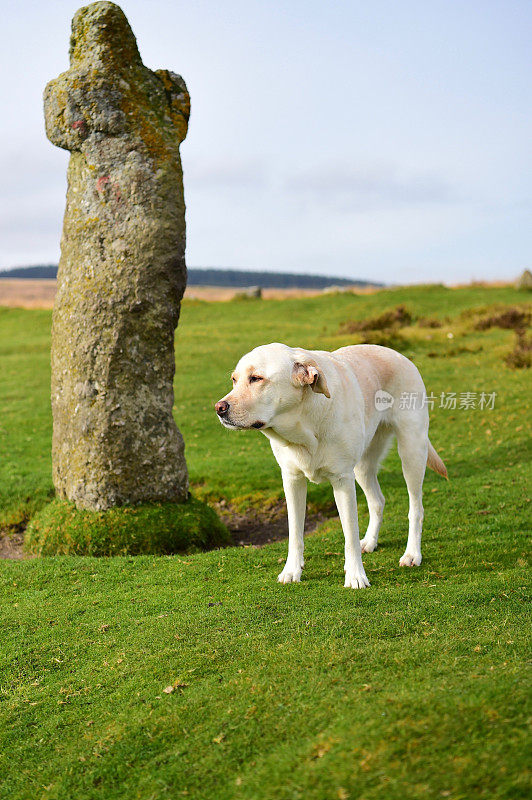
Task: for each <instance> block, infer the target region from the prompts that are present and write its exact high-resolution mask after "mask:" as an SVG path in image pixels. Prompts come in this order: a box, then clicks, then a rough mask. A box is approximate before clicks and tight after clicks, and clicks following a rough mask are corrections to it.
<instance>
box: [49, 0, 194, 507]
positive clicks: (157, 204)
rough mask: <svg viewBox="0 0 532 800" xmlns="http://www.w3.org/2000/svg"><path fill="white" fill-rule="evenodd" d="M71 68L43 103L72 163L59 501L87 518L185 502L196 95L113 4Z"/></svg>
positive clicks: (57, 329) (90, 30)
mask: <svg viewBox="0 0 532 800" xmlns="http://www.w3.org/2000/svg"><path fill="white" fill-rule="evenodd" d="M70 65H71V66H70V69H69V70H68V71H67V72H64V73H63V74H62V75H60V76H59V77H58V78H56V79H55V80H53V81H51V82H50V83H49V84H48V86H47V87H46V90H45V93H44V109H45V117H46V133H47V135H48V138H49V139H50V141H52V142H53V144H55V145H57V146H58V147H63V148H65V149H66V150H70V152H71V156H70V163H69V167H68V191H67V203H66V211H65V217H64V225H63V236H62V240H61V260H60V263H59V272H58V291H57V297H56V301H55V307H54V313H53V329H52V410H53V418H54V434H53V454H52V458H53V476H54V483H55V487H56V490H57V493H58V495H59V497H61V498H63V499H68V500H73V501H74V502H75V503H76V505H78V506H79V507H83V508H88V509H97V510H99V509H106V508H110V507H112V506H115V505H122V504H126V503H140V502H150V501H173V502H180V501H182V500H184V499H185V498H186V497H187V494H188V477H187V468H186V463H185V458H184V445H183V439H182V437H181V434H180V432H179V430H178V429H177V426H176V424H175V422H174V419H173V416H172V406H173V388H172V382H173V377H174V370H175V364H174V331H175V328H176V326H177V322H178V318H179V308H180V301H181V298H182V295H183V291H184V289H185V283H186V267H185V204H184V198H183V176H182V171H181V161H180V157H179V144H180V142H182V141H183V139H184V138H185V136H186V132H187V124H188V117H189V109H190V100H189V95H188V92H187V88H186V85H185V83H184V81H183V79H182V78H181V77H180V76H179V75H176V74H175V73H173V72H169V71H168V70H157V72H152V71H151V70H149V69H147V68H146V67H145V66H144V65H143V63H142V61H141V58H140V55H139V52H138V49H137V43H136V40H135V36H134V35H133V32H132V30H131V28H130V27H129V24H128V21H127V19H126V17H125V16H124V14H123V12H122V10H121V9H120V8H119V7H118V6H116V5H114V4H113V3H109V2H98V3H92V4H91V5H89V6H86V7H84V8H81V9H80V10H79V11H78V12H77V13H76V15H75V16H74V19H73V21H72V36H71V39H70Z"/></svg>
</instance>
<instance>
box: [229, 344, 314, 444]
mask: <svg viewBox="0 0 532 800" xmlns="http://www.w3.org/2000/svg"><path fill="white" fill-rule="evenodd" d="M231 379H232V381H233V388H232V390H231V391H230V392H229V394H226V395H225V397H222V399H221V400H219V401H218V402H217V403H216V405H215V409H216V413H217V414H218V418H219V420H220V422H221V423H222V425H224V426H225V427H226V428H230V429H232V430H242V429H247V428H268V427H271V426H272V425H273V424H274V421H275V418H276V417H278V416H279V415H280V414H285V413H286V412H288V411H290V410H291V409H293V408H295V407H296V406H297V405H298V404H299V403H301V402H302V400H303V398H304V396H305V392H307V391H313V392H317V393H321V394H323V395H325V396H326V397H330V394H329V389H328V387H327V382H326V380H325V376H324V374H323V371H322V370H321V369H320V367H319V366H318V364H317V363H316V361H315V359H313V358H311V357H310V355H309V354H308V353H306V352H305V351H304V350H295V349H293V348H291V347H287V346H286V345H284V344H266V345H262V346H261V347H257V348H255V350H252V351H251V352H250V353H247V354H246V355H245V356H242V358H241V359H240V361H239V362H238V364H237V365H236V367H235V369H234V371H233V374H232V375H231Z"/></svg>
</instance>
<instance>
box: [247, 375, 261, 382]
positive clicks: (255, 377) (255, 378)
mask: <svg viewBox="0 0 532 800" xmlns="http://www.w3.org/2000/svg"><path fill="white" fill-rule="evenodd" d="M262 380H263V378H261V377H260V375H250V376H249V382H250V383H256V382H257V381H262Z"/></svg>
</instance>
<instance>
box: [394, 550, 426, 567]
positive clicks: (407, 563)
mask: <svg viewBox="0 0 532 800" xmlns="http://www.w3.org/2000/svg"><path fill="white" fill-rule="evenodd" d="M420 564H421V553H414V554H412V553H409V552H408V551H407V552H406V553H405V554H404V556H401V558H400V559H399V566H400V567H419V565H420Z"/></svg>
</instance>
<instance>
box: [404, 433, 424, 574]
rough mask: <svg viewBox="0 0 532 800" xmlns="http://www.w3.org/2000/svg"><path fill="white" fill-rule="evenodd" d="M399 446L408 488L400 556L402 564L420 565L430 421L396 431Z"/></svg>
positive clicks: (409, 565) (405, 565)
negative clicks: (403, 546) (405, 538)
mask: <svg viewBox="0 0 532 800" xmlns="http://www.w3.org/2000/svg"><path fill="white" fill-rule="evenodd" d="M397 446H398V450H399V456H400V458H401V463H402V466H403V475H404V478H405V481H406V486H407V489H408V497H409V500H410V506H409V510H408V541H407V543H406V550H405V552H404V555H403V556H402V557H401V559H400V561H399V564H400V566H401V567H418V566H419V565H420V564H421V530H422V527H423V479H424V477H425V468H426V466H427V452H428V446H429V439H428V420H427V424H426V425H424V424H423V423H422V422H420V425H418V426H410V425H405V426H402V427H401V428H400V429H398V430H397Z"/></svg>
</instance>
